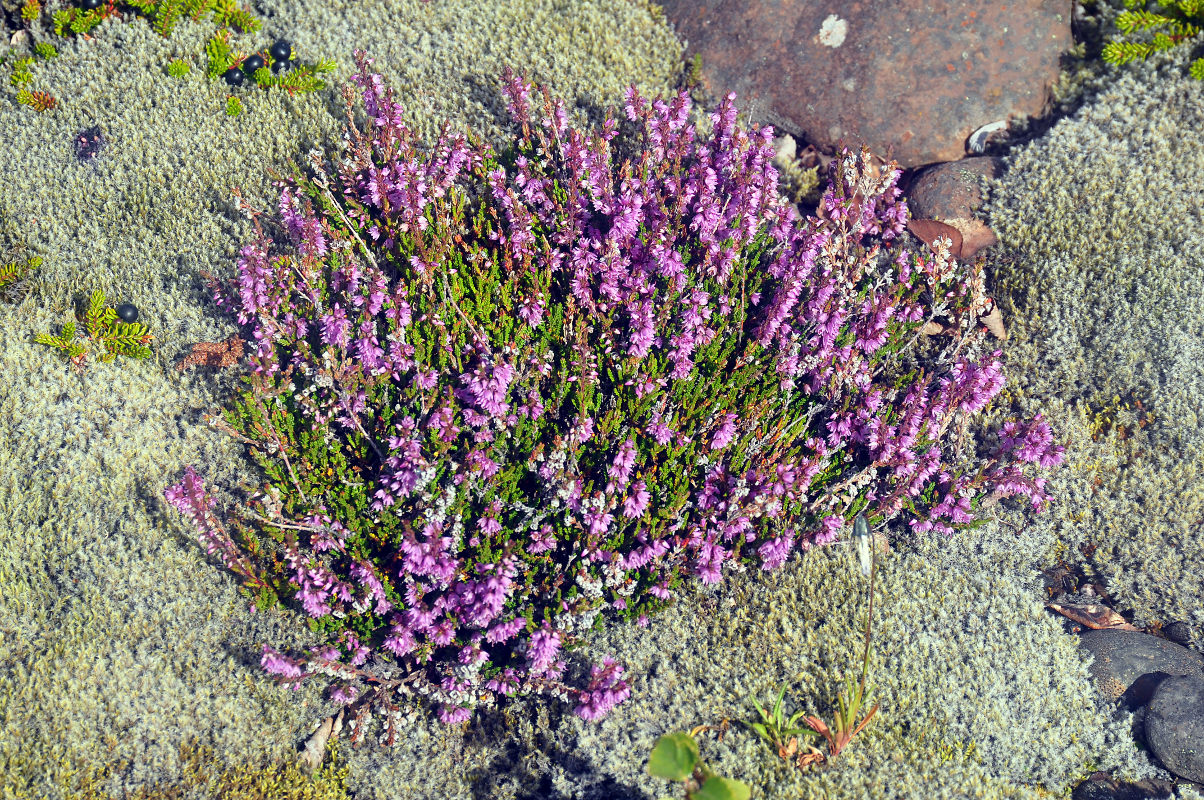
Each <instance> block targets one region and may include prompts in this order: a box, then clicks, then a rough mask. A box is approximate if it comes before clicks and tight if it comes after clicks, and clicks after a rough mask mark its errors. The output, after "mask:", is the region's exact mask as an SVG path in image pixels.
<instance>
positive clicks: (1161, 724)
mask: <svg viewBox="0 0 1204 800" xmlns="http://www.w3.org/2000/svg"><path fill="white" fill-rule="evenodd" d="M1145 740H1146V744H1147V745H1149V747H1150V749H1151V750H1153V751H1154V755H1156V756H1158V760H1160V761H1161V762H1162V763H1163V764H1164V765H1165V766H1166V768H1167V769H1168V770H1170V771H1171V772H1173V773H1175V774H1176V775H1178V776H1179V777H1181V778H1187V779H1188V780H1189V781H1196V782H1197V783H1204V676H1199V675H1183V676H1180V677H1172V678H1167V679H1166V680H1164V681H1162V683H1160V684H1159V685H1158V690H1157V691H1155V692H1154V697H1153V698H1152V699H1151V700H1150V706H1149V708H1148V709H1147V710H1146V714H1145Z"/></svg>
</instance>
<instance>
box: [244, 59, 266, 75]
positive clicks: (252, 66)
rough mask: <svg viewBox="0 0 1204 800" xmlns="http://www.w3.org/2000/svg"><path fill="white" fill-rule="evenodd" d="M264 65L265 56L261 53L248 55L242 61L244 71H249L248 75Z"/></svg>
mask: <svg viewBox="0 0 1204 800" xmlns="http://www.w3.org/2000/svg"><path fill="white" fill-rule="evenodd" d="M262 66H263V56H260V55H254V56H247V57H246V58H245V59H244V60H243V62H242V69H243V72H245V73H247V74H248V75H254V74H255V70H257V69H259V68H260V67H262Z"/></svg>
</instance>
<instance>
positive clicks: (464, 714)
mask: <svg viewBox="0 0 1204 800" xmlns="http://www.w3.org/2000/svg"><path fill="white" fill-rule="evenodd" d="M436 713H437V715H438V717H439V721H440V722H442V723H443V724H444V725H459V724H460V723H461V722H468V720H469V719H470V718H471V717H472V709H468V708H461V707H460V706H453V705H448V704H447V703H440V704H439V710H438V712H436Z"/></svg>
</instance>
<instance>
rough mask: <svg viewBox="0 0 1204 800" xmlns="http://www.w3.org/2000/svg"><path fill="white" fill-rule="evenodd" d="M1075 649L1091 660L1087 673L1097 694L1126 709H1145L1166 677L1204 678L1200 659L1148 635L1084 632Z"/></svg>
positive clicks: (1203, 664) (1193, 653)
mask: <svg viewBox="0 0 1204 800" xmlns="http://www.w3.org/2000/svg"><path fill="white" fill-rule="evenodd" d="M1079 646H1080V647H1082V648H1083V649H1084V650H1086V651H1087V652H1089V653H1091V654H1092V655H1093V656H1095V660H1094V661H1092V662H1091V667H1090V669H1091V675H1092V677H1094V678H1095V681H1096V685H1097V686H1098V687H1099V689H1100V691H1101V692H1103V693H1104V695H1105V696H1106V697H1107V698H1108V699H1109V700H1113V701H1116V700H1121V701H1123V702H1124V703H1125V705H1126V706H1128V707H1129V708H1137V707H1139V706H1142V705H1145V703H1146V702H1148V701H1149V699H1150V697H1151V696H1152V695H1153V694H1154V690H1155V689H1156V688H1157V687H1158V684H1159V683H1161V682H1162V681H1163V680H1164V679H1166V678H1167V676H1173V675H1193V676H1196V677H1204V656H1201V655H1200V654H1199V653H1195V652H1193V651H1191V650H1188V649H1187V648H1186V647H1184V646H1182V645H1178V644H1175V643H1174V642H1168V641H1167V640H1166V639H1159V638H1158V637H1157V636H1151V635H1150V634H1148V633H1140V632H1136V631H1120V630H1098V631H1087V632H1086V633H1084V634H1083V635H1081V636H1080V637H1079Z"/></svg>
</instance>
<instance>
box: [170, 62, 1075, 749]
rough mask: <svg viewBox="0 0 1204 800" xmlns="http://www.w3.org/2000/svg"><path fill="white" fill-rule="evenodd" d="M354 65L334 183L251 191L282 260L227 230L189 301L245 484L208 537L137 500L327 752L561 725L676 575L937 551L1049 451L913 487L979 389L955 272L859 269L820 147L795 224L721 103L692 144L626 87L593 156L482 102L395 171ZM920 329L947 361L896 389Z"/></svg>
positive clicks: (198, 517) (400, 142)
mask: <svg viewBox="0 0 1204 800" xmlns="http://www.w3.org/2000/svg"><path fill="white" fill-rule="evenodd" d="M371 63H372V62H371V60H369V59H367V58H366V56H365V55H364V54H363V53H362V52H360V53H357V64H358V67H359V71H358V74H357V75H356V76H355V78H354V80H355V82H356V83H357V84H358V85H359V87H360V90H361V93H362V98H363V104H364V108H365V110H366V112H367V131H366V132H361V131H360V130H359V128H358V127H357V125H356V123H355V118H354V117H355V115H354V109H353V105H354V92H353V91H352V90H351V89H350V88H349V87H348V88H345V89H344V97H345V99H346V102H347V106H348V127H347V131H346V134H345V137H344V145H343V148H342V153H341V154H340V156H339V159H338V161H337V163H336V164H335V165H333V166H328V165H327V164H326V163H325V161H324V159H323V157H322V155H321V154H320V153H317V152H311V154H310V159H309V164H308V169H307V170H306V171H305V172H302V170H301V169H299V168H294V174H293V176H292V177H291V178H281V179H280V180H279V181H278V184H277V186H278V187H279V189H280V201H279V215H280V224H281V227H282V230H283V231H284V232H285V234H286V235H287V237H288V239H289V241H288V242H283V243H281V244H279V245H276V244H273V242H272V241H270V240H269V239H268V237H267V236H266V235H265V234H264V232H263V227H262V221H263V218H264V216H265V215H264V213H263V212H260V211H257V210H255V209H251V208H249V207H246V206H245V204H244V208H245V210H246V213H247V214H248V215H249V216H250V217H251V218H252V219H253V220H254V221H255V224H256V228H257V230H258V231H259V235H258V237H257V239H256V240H255V241H254V242H252V243H250V244H248V245H246V246H245V247H244V248H243V249H242V253H241V258H240V259H239V262H238V279H237V283H236V284H233V285H231V286H230V287H228V288H219V289H218V292H217V297H218V301H219V302H220V303H222V304H224V305H228V306H229V307H230V308H231V310H232V311H233V312H234V313H236V314H237V317H238V320H239V322H241V323H244V324H246V325H249V326H250V327H251V333H250V338H251V339H252V340H253V342H252V347H251V349H252V356H251V368H250V375H249V376H248V377H247V378H246V380H247V382H248V384H249V386H248V388H247V389H245V390H243V391H242V393H241V396H240V398H239V400H238V401H237V402H236V403H235V405H234V407H233V408H232V409H231V410H230V411H229V412H228V413H227V414H226V415H225V421H224V422H220V423H219V424H220V425H221V426H222V427H225V428H226V429H227V430H229V431H230V432H231V433H234V434H235V435H237V436H238V437H240V438H241V439H242V440H243V441H245V442H247V443H249V444H251V445H252V446H253V447H252V453H253V455H254V456H255V458H256V459H257V461H258V463H259V464H260V465H261V466H262V468H263V470H264V472H265V474H266V477H267V484H266V485H265V487H264V489H263V491H262V492H258V493H256V494H255V495H254V496H253V497H252V498H251V506H250V508H248V509H246V510H244V512H243V513H242V514H241V515H240V516H241V520H239V519H237V518H236V519H235V520H234V522H235V524H236V525H237V527H238V539H239V542H238V543H236V542H235V540H234V539H233V538H232V537H231V535H230V534H228V533H226V531H225V530H224V528H222V526H221V523H220V522H219V521H218V520H217V518H216V517H215V516H214V515H213V513H212V511H211V509H212V507H213V500H212V498H210V497H209V495H208V494H207V493H206V489H205V487H204V485H203V483H202V482H201V480H200V478H199V477H198V476H196V474H195V473H194V472H192V471H191V469H189V470H188V472H187V474H186V476H185V479H184V481H183V482H182V483H181V484H179V485H178V486H176V487H173V488H172V489H170V490H169V491H168V499H169V500H170V501H171V502H172V504H173V505H175V506H176V508H178V509H180V511H181V512H182V513H184V514H185V516H187V517H188V518H189V519H191V520H192V521H193V522H194V523H195V524H196V525H197V526H198V529H199V532H200V534H201V537H202V540H203V541H204V542H205V543H206V544H207V546H208V548H209V551H210V552H211V553H218V554H220V556H221V557H222V559H223V561H224V563H225V564H226V565H227V566H228V567H230V568H231V569H232V570H234V571H236V572H237V573H238V574H240V575H241V576H243V578H244V579H245V580H246V582H247V587H248V589H249V590H250V591H252V592H254V593H255V594H256V596H257V597H258V599H259V601H260V603H261V605H266V604H270V603H273V602H275V601H276V600H277V599H278V598H285V599H291V600H293V601H295V602H296V603H297V604H298V605H299V606H300V607H301V608H302V609H303V610H304V612H305V613H306V615H307V616H308V617H309V621H310V625H311V627H312V628H313V629H314V630H315V631H318V632H320V633H322V634H325V635H326V636H328V640H327V641H328V643H327V644H325V645H324V646H322V647H320V648H317V649H315V650H313V651H311V652H310V653H308V654H307V656H305V657H299V656H290V655H286V654H283V653H279V652H277V651H275V650H273V649H272V648H271V647H265V648H264V653H263V659H262V665H263V667H264V668H265V669H266V670H267V671H269V672H271V673H273V674H275V675H276V676H278V677H279V679H280V680H281V681H283V682H286V683H291V684H294V685H295V684H297V683H298V682H300V681H303V680H305V679H307V678H308V677H309V676H311V675H313V674H316V673H321V674H324V675H328V676H331V677H334V678H335V679H336V681H335V683H334V684H333V686H332V689H331V699H332V700H334V701H335V702H336V703H339V704H342V705H344V706H346V707H347V712H348V714H349V715H350V717H351V719H352V728H353V731H354V733H353V741H355V742H358V741H359V740H360V739H362V737H363V736H364V735H365V720H366V717H367V714H368V713H369V712H370V710H371V709H373V708H376V709H378V710H380V711H381V712H382V713H383V714H384V732H383V734H382V736H381V740H382V741H384V742H386V743H392V741H393V739H394V736H395V733H396V731H395V727H396V724H397V723H398V722H399V721H400V720H401V719H402V718H403V717H405V716H407V715H410V714H412V713H415V710H416V708H417V706H418V704H419V702H420V701H422V702H426V703H429V704H431V705H433V706H434V708H435V709H436V711H437V714H438V716H439V718H440V719H441V720H443V721H444V722H446V723H455V722H460V721H463V720H466V719H468V718H469V717H470V716H471V715H472V712H473V709H474V708H476V707H479V706H488V705H491V704H493V703H495V702H496V701H497V700H498V698H499V696H513V695H517V694H529V693H544V694H550V695H552V696H556V697H559V698H561V699H563V700H568V701H570V702H572V703H574V704H575V709H576V713H577V714H579V715H580V716H581V717H584V718H586V719H596V718H598V717H601V716H602V715H604V714H605V713H606V712H607V711H608V710H609V709H611V708H612V707H613V706H614V705H615V704H617V703H619V702H621V701H622V700H624V699H625V698H626V697H627V696H628V694H629V688H628V685H627V683H626V680H625V678H624V671H623V667H622V666H621V665H620V664H619V663H617V662H616V661H614V660H612V659H610V658H607V659H605V660H604V661H603V663H602V664H599V665H595V666H593V668H592V669H591V671H590V672H589V674H588V675H582V676H581V677H580V680H576V681H574V680H573V679H572V677H573V673H572V671H571V670H569V668H568V665H567V662H566V659H565V651H566V650H568V649H570V648H571V647H573V646H575V645H576V644H577V643H579V642H580V640H581V636H582V634H583V633H584V632H586V631H587V630H589V629H590V628H591V627H592V626H594V625H596V624H600V623H601V622H602V620H603V618H604V617H603V614H604V612H605V615H606V616H610V617H617V618H623V619H634V620H636V621H637V622H638V623H639V624H647V615H648V614H650V613H651V612H653V611H656V610H658V609H659V608H661V607H663V606H664V605H666V604H667V603H668V602H670V601H671V600H672V598H673V597H674V594H675V591H676V590H677V588H678V587H679V586H680V585H681V583H682V581H683V580H686V579H688V578H689V577H691V576H697V577H699V578H701V579H702V580H703V581H704V582H707V583H716V582H718V581H720V580H721V579H722V576H723V572H724V568H725V565H729V567H730V566H731V565H737V564H741V563H747V564H751V565H757V566H759V567H760V568H762V569H773V568H776V567H778V566H780V565H781V564H782V563H783V562H784V561H785V560H786V558H787V557H788V556H789V554H790V553H791V552H792V551H794V550H796V549H805V548H808V547H811V546H813V545H822V544H827V543H830V542H832V541H834V540H835V539H836V538H837V537H838V536H839V534H840V531H841V529H842V527H843V526H844V524H845V520H846V519H850V518H852V517H853V516H854V515H855V514H857V513H858V512H864V513H865V514H866V516H867V517H869V518H870V520H871V521H872V522H873V523H874V524H875V525H877V524H881V523H883V522H885V521H887V520H891V519H895V518H896V517H902V518H904V519H907V520H909V521H910V523H911V524H912V525H913V526H914V527H915V528H917V529H937V530H942V531H946V532H949V531H951V530H952V529H953V527H954V526H959V525H965V524H967V523H969V522H970V521H971V520H972V518H973V517H972V514H973V511H974V507H975V503H977V502H979V500H980V499H982V498H983V497H984V495H985V494H986V493H988V492H992V491H993V492H994V493H995V496H996V497H999V496H1007V495H1016V494H1019V495H1024V496H1025V497H1027V498H1029V499H1030V500H1031V501H1032V502H1033V503H1034V504H1035V505H1040V504H1041V503H1042V502H1043V501H1044V499H1045V497H1044V492H1043V489H1042V480H1041V479H1040V478H1033V477H1029V476H1027V475H1026V474H1025V473H1024V471H1023V470H1024V468H1025V467H1024V465H1025V464H1026V463H1049V462H1053V461H1056V460H1057V458H1058V451H1057V450H1056V449H1055V448H1053V447H1052V444H1051V433H1050V431H1049V428H1048V426H1044V425H1043V424H1041V423H1040V421H1039V420H1038V421H1035V422H1018V423H1014V424H1013V425H1012V426H1011V427H1010V428H1008V429H1007V431H1006V432H1005V435H1004V439H1003V443H1002V444H1001V445H1000V446H999V447H998V448H997V452H996V454H995V456H994V457H992V458H991V459H990V460H988V461H987V462H986V463H985V464H981V465H979V468H978V469H976V470H975V471H974V472H972V473H968V474H960V473H958V472H956V471H955V470H954V469H953V468H952V467H951V466H949V465H948V464H947V463H946V461H948V460H949V457H948V455H947V454H943V452H942V442H944V441H946V440H947V439H949V438H951V437H950V436H947V433H949V432H950V431H951V426H954V427H953V430H959V429H961V428H962V427H963V425H964V423H965V421H966V420H967V419H969V418H970V416H971V415H973V414H974V413H976V412H978V411H980V410H981V409H983V407H984V406H986V404H987V403H988V402H989V401H990V399H991V398H992V397H993V396H994V395H995V394H996V393H997V392H998V391H999V389H1000V388H1001V386H1002V384H1003V378H1002V375H1001V373H1000V363H999V354H998V353H994V354H992V353H988V352H983V351H982V347H983V342H984V339H983V336H982V334H981V332H980V331H978V330H976V326H975V324H974V309H975V308H978V307H980V306H981V305H982V304H983V303H984V297H983V295H982V288H983V287H982V276H981V275H980V274H979V273H978V272H976V271H975V270H973V269H968V270H967V269H965V268H963V267H961V266H960V265H958V264H957V263H956V262H955V261H954V260H953V259H952V258H950V256H949V253H948V246H947V243H944V244H941V245H938V247H937V248H936V250H935V251H934V252H931V253H928V252H925V253H923V254H909V253H907V252H902V251H900V252H898V253H896V254H894V255H888V253H887V252H886V251H885V250H883V249H882V246H883V245H890V244H891V243H894V242H896V241H897V240H898V239H899V237H900V234H901V232H902V230H903V226H904V223H905V220H906V214H907V212H906V207H905V205H904V204H903V203H902V202H901V201H899V194H900V192H899V190H898V189H897V188H896V186H895V183H896V180H897V178H898V176H899V171H898V170H894V169H888V170H886V171H880V170H876V169H875V168H874V167H873V165H872V164H871V162H870V160H869V157H868V154H867V153H864V152H863V153H861V154H860V155H854V154H849V153H847V152H846V153H844V154H843V155H842V157H841V158H839V159H838V160H837V161H835V162H834V165H833V171H832V182H831V189H830V190H829V192H828V193H827V195H826V196H825V198H824V201H823V205H822V217H821V218H820V219H808V220H801V219H799V218H798V215H797V212H796V211H795V210H794V209H793V207H791V206H790V205H789V204H788V203H786V202H785V201H784V200H782V199H781V198H780V197H779V196H778V195H777V193H776V188H775V187H776V181H777V175H776V173H775V171H774V169H773V168H772V167H771V166H770V165H769V162H770V158H771V156H772V149H771V147H770V131H769V129H765V130H762V131H760V132H756V133H749V132H746V131H744V130H742V129H741V128H740V127H739V126H738V125H737V124H736V109H735V107H734V105H733V98H732V97H731V96H729V97H728V98H726V99H725V100H724V101H723V102H722V103H721V104H720V106H719V108H718V109H717V110H716V111H715V112H714V113H713V114H712V115H711V117H710V120H711V127H712V130H711V132H710V133H709V134H707V135H702V134H698V133H696V130H695V128H694V126H692V125H690V124H688V115H689V111H690V103H689V99H688V97H687V96H686V94H684V93H683V94H680V95H678V96H677V97H675V98H673V99H672V100H669V101H667V102H663V101H655V102H651V103H650V102H648V101H647V100H645V99H644V98H642V97H640V96H638V95H637V94H636V93H635V92H634V90H632V91H630V92H629V93H628V95H627V98H626V104H625V109H624V110H625V112H626V116H625V122H624V123H623V125H622V127H623V130H622V132H620V124H619V123H618V122H617V121H616V120H614V119H608V120H607V121H606V122H605V124H604V125H603V127H602V128H601V130H600V131H597V132H595V133H593V134H591V135H586V134H585V133H582V132H581V131H578V130H576V129H574V128H573V127H571V126H570V125H569V124H568V122H567V118H566V114H565V110H564V107H563V106H562V104H560V103H559V102H556V101H554V100H552V99H551V97H550V96H549V95H547V93H546V92H545V93H544V96H543V100H542V103H541V108H540V109H539V110H538V111H537V109H536V108H534V107H533V101H532V87H530V86H529V85H527V84H526V83H525V82H524V81H522V80H520V79H519V78H518V77H516V76H515V75H513V74H510V73H507V74H506V76H505V77H504V79H503V84H504V90H505V93H506V97H507V98H508V105H509V110H510V113H511V114H512V115H513V118H514V121H515V125H516V128H517V137H516V141H515V143H514V145H513V146H512V147H511V148H509V149H507V150H506V151H505V152H503V153H501V154H497V153H495V152H494V151H492V150H491V148H489V147H488V146H485V145H482V144H474V143H470V142H469V141H468V140H467V139H466V138H465V137H463V136H459V135H452V134H449V133H448V131H447V129H446V128H445V129H444V132H443V133H442V135H441V136H440V138H439V140H438V142H436V143H435V144H434V145H433V146H430V147H421V146H420V145H419V143H418V142H417V141H416V139H415V137H414V135H413V134H412V133H411V131H410V130H409V129H408V128H407V127H406V125H405V123H404V122H403V121H402V115H401V108H400V106H399V105H398V104H397V103H395V102H394V101H393V97H392V93H391V91H389V90H386V89H385V88H384V87H383V86H382V82H381V78H380V76H379V75H375V74H372V73H371V72H370V71H369V67H370V65H371ZM332 171H333V172H334V173H335V174H334V177H331V172H332ZM278 177H279V176H278ZM963 312H964V313H963ZM939 315H949V316H952V317H954V318H957V317H959V315H960V319H962V320H963V323H962V324H963V327H962V328H961V331H960V335H959V336H957V337H956V338H955V340H953V343H951V344H950V346H949V348H947V350H946V352H945V354H944V355H943V356H941V357H933V358H932V359H930V361H931V363H927V364H924V365H920V364H918V363H913V362H914V361H915V360H916V359H915V358H914V356H913V355H912V354H911V353H912V351H913V350H914V349H915V348H914V347H908V345H910V344H914V343H915V342H916V341H917V339H918V337H919V335H920V334H919V328H920V327H921V326H922V325H923V323H924V322H925V321H926V320H931V319H932V318H934V317H936V316H939ZM947 449H951V448H947ZM248 522H250V523H251V524H247V523H248ZM737 568H738V567H737ZM423 698H425V701H423Z"/></svg>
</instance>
